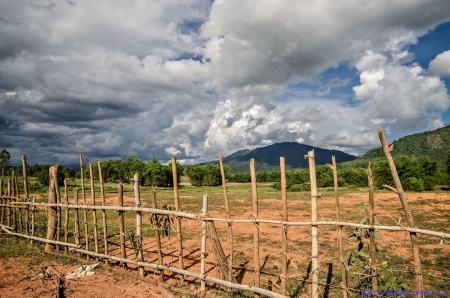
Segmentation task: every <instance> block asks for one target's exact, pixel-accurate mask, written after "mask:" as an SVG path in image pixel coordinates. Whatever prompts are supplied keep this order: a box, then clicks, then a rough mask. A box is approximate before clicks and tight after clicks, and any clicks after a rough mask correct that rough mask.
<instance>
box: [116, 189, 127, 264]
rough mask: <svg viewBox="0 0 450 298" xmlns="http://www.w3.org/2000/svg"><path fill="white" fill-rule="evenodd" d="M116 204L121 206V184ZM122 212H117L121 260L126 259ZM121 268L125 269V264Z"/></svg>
mask: <svg viewBox="0 0 450 298" xmlns="http://www.w3.org/2000/svg"><path fill="white" fill-rule="evenodd" d="M118 192H119V195H118V204H119V206H123V184H122V182H120V183H119V184H118ZM123 212H124V211H119V218H118V220H119V232H120V252H121V256H122V258H124V259H125V258H126V257H127V251H126V249H125V222H124V218H123ZM122 267H124V268H125V267H127V263H122Z"/></svg>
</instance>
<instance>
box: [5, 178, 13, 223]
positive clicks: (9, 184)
mask: <svg viewBox="0 0 450 298" xmlns="http://www.w3.org/2000/svg"><path fill="white" fill-rule="evenodd" d="M6 196H7V197H8V198H7V199H6V202H7V203H6V204H7V205H8V206H10V204H11V178H9V179H8V180H7V188H6ZM6 211H8V217H7V220H6V223H7V225H8V226H11V222H12V209H11V207H7V208H6Z"/></svg>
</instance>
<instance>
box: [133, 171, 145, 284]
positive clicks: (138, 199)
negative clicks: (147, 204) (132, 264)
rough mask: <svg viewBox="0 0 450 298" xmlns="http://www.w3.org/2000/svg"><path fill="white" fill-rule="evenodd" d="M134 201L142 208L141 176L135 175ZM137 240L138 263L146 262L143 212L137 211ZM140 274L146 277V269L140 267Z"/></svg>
mask: <svg viewBox="0 0 450 298" xmlns="http://www.w3.org/2000/svg"><path fill="white" fill-rule="evenodd" d="M134 200H135V203H136V207H140V206H141V195H140V192H139V174H138V173H136V174H134ZM135 237H136V238H137V239H136V240H137V247H138V248H137V249H138V256H137V257H138V261H140V262H143V261H144V254H143V252H142V246H143V243H142V212H141V211H136V236H135ZM139 274H140V275H142V276H144V267H142V266H140V267H139Z"/></svg>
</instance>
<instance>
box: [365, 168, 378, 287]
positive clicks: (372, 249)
mask: <svg viewBox="0 0 450 298" xmlns="http://www.w3.org/2000/svg"><path fill="white" fill-rule="evenodd" d="M367 179H368V181H369V214H368V218H369V225H371V226H373V225H374V222H375V198H374V194H373V176H372V169H371V168H370V162H369V166H368V167H367ZM369 236H370V267H372V290H373V291H375V290H378V284H377V269H376V265H377V252H376V247H375V231H374V229H370V230H369Z"/></svg>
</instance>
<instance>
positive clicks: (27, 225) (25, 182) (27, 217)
mask: <svg viewBox="0 0 450 298" xmlns="http://www.w3.org/2000/svg"><path fill="white" fill-rule="evenodd" d="M22 178H23V192H24V193H25V202H27V203H28V202H29V201H30V197H29V194H28V175H27V157H26V156H25V155H22ZM25 210H26V214H25V232H26V234H27V235H29V234H30V206H27V208H26V209H25Z"/></svg>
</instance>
